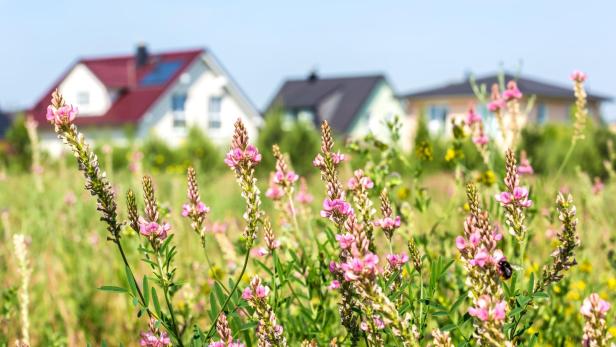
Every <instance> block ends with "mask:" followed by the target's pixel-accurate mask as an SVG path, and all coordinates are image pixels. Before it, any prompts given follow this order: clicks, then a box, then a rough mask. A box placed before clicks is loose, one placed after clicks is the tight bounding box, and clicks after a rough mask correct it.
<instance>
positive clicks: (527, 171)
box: [518, 151, 535, 175]
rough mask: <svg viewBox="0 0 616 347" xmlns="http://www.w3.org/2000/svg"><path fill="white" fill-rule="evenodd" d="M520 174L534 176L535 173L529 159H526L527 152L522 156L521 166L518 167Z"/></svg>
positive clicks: (523, 152)
mask: <svg viewBox="0 0 616 347" xmlns="http://www.w3.org/2000/svg"><path fill="white" fill-rule="evenodd" d="M518 173H519V174H520V175H532V174H533V173H535V170H534V169H533V166H532V165H530V162H529V161H528V158H527V157H526V151H522V154H521V155H520V165H519V166H518Z"/></svg>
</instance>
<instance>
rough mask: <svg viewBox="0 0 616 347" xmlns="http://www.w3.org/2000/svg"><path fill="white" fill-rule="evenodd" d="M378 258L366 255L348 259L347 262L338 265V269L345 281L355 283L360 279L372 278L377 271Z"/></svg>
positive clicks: (373, 255)
mask: <svg viewBox="0 0 616 347" xmlns="http://www.w3.org/2000/svg"><path fill="white" fill-rule="evenodd" d="M378 265H379V257H378V256H377V255H376V254H374V253H370V252H368V253H366V255H364V256H363V257H362V256H360V255H357V256H354V257H352V258H350V259H349V260H348V261H347V262H345V263H342V264H340V269H341V270H342V272H343V273H344V279H345V280H346V281H355V280H357V279H359V278H360V277H372V276H374V275H375V274H376V272H377V271H378Z"/></svg>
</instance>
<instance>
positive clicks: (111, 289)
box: [98, 286, 128, 293]
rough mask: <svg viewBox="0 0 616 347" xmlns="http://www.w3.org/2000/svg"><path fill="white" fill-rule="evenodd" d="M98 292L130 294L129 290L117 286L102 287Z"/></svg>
mask: <svg viewBox="0 0 616 347" xmlns="http://www.w3.org/2000/svg"><path fill="white" fill-rule="evenodd" d="M98 290H102V291H105V292H115V293H128V290H127V289H126V288H122V287H116V286H102V287H100V288H98Z"/></svg>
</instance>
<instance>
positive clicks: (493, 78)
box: [401, 73, 611, 131]
mask: <svg viewBox="0 0 616 347" xmlns="http://www.w3.org/2000/svg"><path fill="white" fill-rule="evenodd" d="M503 77H504V81H505V83H507V82H508V81H510V80H515V81H516V82H517V84H518V88H519V89H520V91H521V92H522V93H524V94H525V95H526V96H531V95H534V96H535V102H534V107H533V109H532V110H531V112H530V113H529V114H528V122H535V123H544V122H567V121H569V120H570V119H571V117H570V115H571V107H572V105H573V104H574V102H575V96H574V95H573V87H572V84H571V82H570V81H569V80H565V82H568V83H565V82H563V83H562V84H559V83H550V82H545V81H541V80H537V79H534V78H529V77H526V76H517V75H514V74H509V73H507V74H504V76H503ZM475 82H476V84H477V85H479V86H480V85H485V86H486V90H487V93H488V95H489V92H490V88H491V86H492V85H493V84H494V83H499V78H498V75H497V74H492V75H488V76H484V77H480V78H477V79H476V80H475ZM587 91H588V109H589V111H590V113H591V115H593V117H595V119H596V120H597V121H599V120H600V117H599V116H600V110H601V103H602V102H606V101H611V98H610V97H608V96H605V95H602V94H597V93H593V92H591V91H590V90H587ZM401 98H402V99H404V100H405V101H406V104H405V108H406V112H407V114H409V115H410V116H411V117H412V118H413V119H416V117H417V116H418V115H420V114H425V115H426V117H427V118H428V126H429V127H430V128H431V129H432V130H433V131H444V130H445V128H446V127H447V125H448V124H449V119H451V117H455V116H458V115H464V114H466V112H467V111H468V108H469V106H470V105H471V104H473V105H475V106H476V108H477V111H478V112H479V113H480V114H482V115H483V117H484V120H486V121H487V123H488V127H490V126H491V123H494V122H492V121H493V119H492V118H493V117H492V115H491V114H490V112H488V110H487V109H486V105H483V104H480V103H479V102H478V100H477V98H476V97H475V94H474V93H473V89H472V87H471V83H470V80H469V79H468V78H466V79H464V80H462V81H460V82H455V83H449V84H445V85H442V86H439V87H435V88H428V89H423V90H418V91H415V92H411V93H407V94H404V95H403V96H401Z"/></svg>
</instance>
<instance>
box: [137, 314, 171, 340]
mask: <svg viewBox="0 0 616 347" xmlns="http://www.w3.org/2000/svg"><path fill="white" fill-rule="evenodd" d="M156 324H157V322H156V320H155V319H151V320H150V323H149V330H148V331H146V332H143V333H141V339H140V340H139V345H140V346H142V347H167V346H171V339H170V338H169V335H168V334H167V333H166V332H164V331H160V329H159V328H157V327H156Z"/></svg>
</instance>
